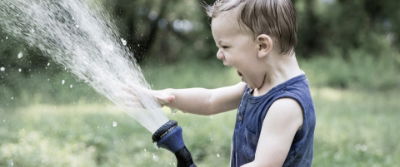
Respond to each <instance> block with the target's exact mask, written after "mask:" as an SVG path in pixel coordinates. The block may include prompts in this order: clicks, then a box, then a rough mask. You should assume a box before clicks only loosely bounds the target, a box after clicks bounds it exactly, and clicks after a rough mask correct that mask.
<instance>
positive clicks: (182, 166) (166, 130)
mask: <svg viewBox="0 0 400 167" xmlns="http://www.w3.org/2000/svg"><path fill="white" fill-rule="evenodd" d="M152 139H153V142H155V143H157V146H158V147H161V148H164V149H167V150H168V151H171V152H172V153H174V154H175V157H176V159H177V161H178V164H177V166H178V167H196V165H195V164H194V163H193V159H192V155H191V154H190V152H189V150H188V149H187V148H186V146H185V143H184V142H183V138H182V128H181V127H180V126H178V123H177V122H176V121H173V120H170V121H168V122H167V123H165V124H164V125H162V126H161V127H160V128H159V129H157V131H156V132H154V134H153V136H152Z"/></svg>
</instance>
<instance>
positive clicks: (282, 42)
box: [153, 0, 315, 167]
mask: <svg viewBox="0 0 400 167" xmlns="http://www.w3.org/2000/svg"><path fill="white" fill-rule="evenodd" d="M208 14H209V16H210V17H211V19H212V21H211V29H212V35H213V37H214V40H215V43H216V45H217V47H218V52H217V58H218V59H219V60H221V61H222V62H223V64H224V65H226V66H231V67H233V68H235V69H236V70H237V73H238V75H239V76H240V77H241V79H242V81H243V82H240V83H238V84H236V85H232V86H227V87H222V88H217V89H203V88H189V89H165V90H159V91H154V92H153V93H154V96H155V97H156V98H157V99H158V101H159V102H160V103H162V104H164V105H167V106H170V107H173V108H177V109H180V110H182V111H184V112H189V113H193V114H201V115H211V114H217V113H221V112H225V111H229V110H232V109H235V108H238V112H237V119H236V125H235V129H234V134H233V141H232V142H233V148H232V155H231V156H232V157H231V166H232V167H238V166H245V167H250V166H257V167H258V166H265V167H267V166H268V167H269V166H271V167H277V166H285V167H310V166H311V162H312V158H313V138H314V127H315V114H314V106H313V102H312V99H311V95H310V89H309V86H308V81H307V78H306V76H305V74H304V72H303V71H302V70H301V69H300V67H299V65H298V63H297V60H296V56H295V52H294V47H295V44H296V40H297V39H296V16H295V9H294V7H293V4H292V2H291V1H290V0H219V1H216V2H215V3H214V5H213V6H210V7H209V8H208Z"/></svg>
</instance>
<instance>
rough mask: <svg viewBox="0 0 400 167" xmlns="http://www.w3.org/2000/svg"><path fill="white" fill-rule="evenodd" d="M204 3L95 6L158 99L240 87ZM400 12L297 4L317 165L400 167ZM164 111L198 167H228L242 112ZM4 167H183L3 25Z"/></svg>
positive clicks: (344, 3)
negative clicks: (162, 94)
mask: <svg viewBox="0 0 400 167" xmlns="http://www.w3.org/2000/svg"><path fill="white" fill-rule="evenodd" d="M202 2H203V1H196V0H91V1H90V3H102V4H103V5H104V6H105V9H106V10H105V11H106V12H108V13H109V14H110V15H112V20H113V21H114V22H115V23H116V24H117V27H118V31H119V32H120V34H121V38H123V39H126V40H127V46H128V47H129V48H130V50H131V51H132V52H133V53H134V55H135V57H136V59H137V60H138V62H139V64H140V65H141V67H142V70H143V72H144V74H145V76H146V79H147V81H148V82H149V83H150V85H151V86H152V87H153V88H154V89H162V88H169V87H172V88H184V87H206V88H215V87H218V86H223V85H229V84H234V83H236V82H238V81H239V78H238V77H237V76H236V72H235V71H234V70H232V69H230V68H227V67H223V65H222V63H221V62H219V60H217V59H216V58H215V52H216V47H215V44H214V41H213V39H212V37H211V33H210V30H209V28H210V26H209V21H210V20H209V19H208V18H207V17H206V15H205V13H204V10H203V7H202V4H203V3H202ZM212 2H213V1H212V0H207V1H205V3H208V4H211V3H212ZM399 2H400V1H398V0H383V1H376V0H296V1H294V3H295V5H296V9H297V13H298V27H299V31H298V37H299V42H298V46H297V48H296V55H297V58H298V59H299V61H300V65H301V67H302V69H303V70H304V71H305V72H306V74H307V76H308V79H309V80H310V84H311V88H312V95H313V98H314V102H315V108H316V114H317V127H316V131H315V150H314V163H313V164H314V165H313V166H316V167H334V166H337V167H343V166H345V167H364V166H369V167H394V166H398V164H400V158H399V157H400V146H399V144H398V142H399V140H400V133H399V129H400V121H399V120H398V119H399V118H400V111H399V109H400V100H399V98H400V75H399V72H400V53H399V49H400V48H399V46H400V45H399V44H400V10H398V7H399V6H400V3H399ZM0 21H1V20H0ZM21 56H22V57H21ZM164 110H165V112H166V114H167V115H168V117H169V118H170V119H174V120H177V121H178V122H179V124H180V125H181V126H182V127H183V129H184V139H185V142H186V145H187V146H188V148H189V150H190V151H191V152H192V155H193V157H194V161H195V162H196V164H197V165H198V166H199V167H220V166H228V165H229V156H230V142H231V136H232V133H233V125H234V120H235V111H232V112H227V113H224V114H219V115H215V116H210V117H206V116H196V115H190V114H184V113H182V112H179V111H178V112H176V111H171V110H170V109H169V108H164ZM0 166H18V167H20V166H21V167H37V166H40V167H47V166H48V167H54V166H66V167H70V166H79V167H92V166H103V167H109V166H110V167H114V166H121V167H122V166H124V167H126V166H133V167H139V166H140V167H141V166H145V167H151V166H154V167H159V166H176V164H175V158H174V155H173V154H171V153H169V152H168V151H166V150H163V149H157V148H156V147H155V145H154V144H153V143H151V134H150V133H149V132H148V131H147V130H146V129H145V128H143V127H141V126H140V125H139V124H138V123H137V122H136V121H135V120H134V119H133V118H131V117H128V116H127V114H125V113H124V112H123V111H121V110H119V109H117V107H115V106H114V105H113V104H111V103H110V102H109V101H108V100H107V99H105V98H104V97H102V96H100V95H99V94H97V93H96V92H95V91H94V90H93V89H92V88H90V87H89V86H87V85H86V84H85V83H83V82H81V81H79V80H77V79H76V78H75V77H74V76H72V75H71V74H70V73H68V72H66V71H65V70H64V67H62V66H59V65H57V64H56V63H55V62H53V61H52V60H50V59H49V58H48V57H46V56H43V55H42V53H41V51H40V50H38V49H37V48H35V47H29V45H28V44H26V43H24V42H23V41H19V40H18V39H16V38H14V37H13V36H10V35H9V34H6V33H4V32H3V31H2V29H1V27H0Z"/></svg>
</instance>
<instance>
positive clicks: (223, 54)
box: [211, 11, 265, 89]
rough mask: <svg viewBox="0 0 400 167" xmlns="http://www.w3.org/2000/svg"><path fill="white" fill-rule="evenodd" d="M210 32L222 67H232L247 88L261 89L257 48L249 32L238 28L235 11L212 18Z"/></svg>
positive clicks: (261, 79)
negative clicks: (222, 64)
mask: <svg viewBox="0 0 400 167" xmlns="http://www.w3.org/2000/svg"><path fill="white" fill-rule="evenodd" d="M211 30H212V35H213V37H214V40H215V43H216V45H217V47H218V52H217V58H218V59H219V60H221V61H222V62H223V63H224V65H226V66H232V67H234V68H235V69H236V70H237V73H238V75H239V76H240V77H241V78H242V81H244V82H246V83H247V84H248V85H249V87H251V88H253V89H254V88H259V87H261V86H262V84H263V82H264V79H265V78H264V76H265V72H264V70H263V69H264V68H263V66H262V63H261V61H260V59H259V57H258V56H257V55H258V50H259V46H258V44H257V43H256V42H255V40H254V38H253V36H252V34H251V33H250V32H247V31H246V30H243V28H242V29H241V28H240V27H239V23H238V22H237V19H236V14H235V11H227V12H223V13H221V14H220V15H218V16H217V17H215V18H213V20H212V23H211Z"/></svg>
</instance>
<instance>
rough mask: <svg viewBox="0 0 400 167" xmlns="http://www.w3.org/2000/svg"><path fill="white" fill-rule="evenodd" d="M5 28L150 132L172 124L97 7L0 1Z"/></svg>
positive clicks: (70, 0) (68, 0) (71, 0)
mask: <svg viewBox="0 0 400 167" xmlns="http://www.w3.org/2000/svg"><path fill="white" fill-rule="evenodd" d="M0 26H1V28H2V29H3V30H4V31H6V32H7V33H8V34H10V35H14V36H15V37H17V38H20V39H23V40H25V41H26V42H27V43H28V44H30V45H32V46H34V47H38V48H39V49H41V50H42V51H43V52H44V53H45V54H46V55H48V56H49V57H51V58H52V59H53V60H54V61H56V62H58V63H60V64H62V65H64V66H65V67H67V68H68V69H69V70H70V71H71V72H72V73H74V74H75V75H76V76H77V77H78V78H80V79H82V80H84V81H85V82H87V83H88V84H89V85H91V86H92V87H93V88H94V89H95V90H96V91H97V92H99V93H101V94H103V95H104V96H106V97H107V98H108V99H110V100H111V101H112V102H114V103H115V104H116V105H117V106H120V107H122V108H123V110H124V111H126V112H127V113H128V114H129V115H130V116H132V117H133V118H135V119H136V120H137V121H138V122H139V123H140V124H141V125H142V126H144V127H145V128H146V129H148V130H149V131H150V132H151V133H153V132H154V131H155V130H157V129H158V128H159V127H160V126H161V125H162V124H164V123H166V122H167V121H168V119H167V117H166V116H165V115H164V114H163V112H162V111H161V109H160V106H159V105H158V104H157V103H156V102H155V100H154V99H153V97H151V96H149V95H148V94H147V93H146V90H148V89H149V88H150V87H149V86H148V84H147V83H146V81H145V79H144V77H143V74H142V72H141V69H140V67H139V66H138V65H137V64H136V62H135V60H134V58H133V55H132V53H131V52H129V50H128V49H127V48H126V47H125V46H123V45H122V44H121V41H120V39H121V38H120V37H119V36H118V35H117V33H115V30H116V28H115V26H114V25H113V24H112V23H111V22H110V20H109V17H108V16H107V15H106V14H105V13H104V12H102V10H101V8H100V7H99V6H98V5H96V4H95V3H91V4H90V6H89V5H88V3H87V2H86V1H85V0H0ZM128 90H131V91H128Z"/></svg>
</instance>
